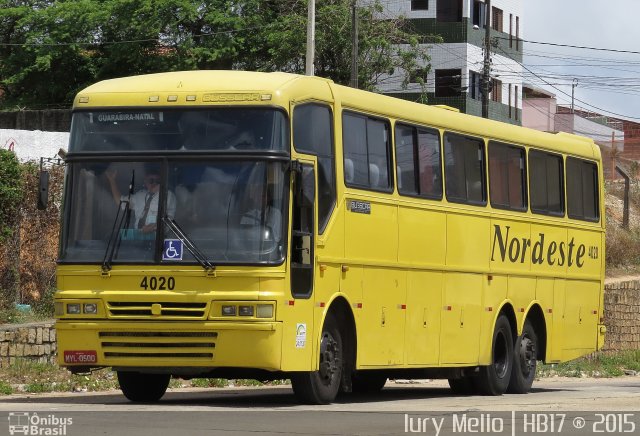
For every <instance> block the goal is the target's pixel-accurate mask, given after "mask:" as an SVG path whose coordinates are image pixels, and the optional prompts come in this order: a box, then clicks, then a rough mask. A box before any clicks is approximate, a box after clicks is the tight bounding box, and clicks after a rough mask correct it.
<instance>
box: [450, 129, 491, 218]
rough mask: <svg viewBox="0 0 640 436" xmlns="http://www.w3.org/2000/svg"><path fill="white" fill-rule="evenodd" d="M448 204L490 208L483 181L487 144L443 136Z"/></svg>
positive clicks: (474, 140)
mask: <svg viewBox="0 0 640 436" xmlns="http://www.w3.org/2000/svg"><path fill="white" fill-rule="evenodd" d="M444 163H445V183H446V190H447V200H449V201H451V202H454V203H468V204H474V205H485V204H487V196H486V192H487V190H486V186H485V177H484V171H485V169H484V142H483V141H482V140H481V139H475V138H469V137H466V136H462V135H456V134H453V133H446V134H445V135H444Z"/></svg>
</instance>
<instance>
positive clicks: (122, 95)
mask: <svg viewBox="0 0 640 436" xmlns="http://www.w3.org/2000/svg"><path fill="white" fill-rule="evenodd" d="M294 84H295V85H296V86H292V85H294ZM319 84H322V85H324V86H327V85H328V86H329V87H330V88H331V91H332V94H333V96H334V98H335V99H337V100H339V101H340V104H341V105H342V106H343V107H345V108H351V109H355V110H360V111H364V112H367V113H371V114H377V115H381V116H388V117H391V118H394V119H397V120H403V121H406V122H412V123H417V124H422V125H427V126H432V127H435V128H440V129H446V130H450V131H453V132H458V133H462V134H467V135H470V136H483V137H489V138H493V139H496V140H498V141H504V142H509V143H515V144H523V145H535V146H536V147H539V148H543V149H547V150H550V151H557V152H563V153H567V154H573V155H577V156H583V157H587V158H592V159H593V158H595V159H599V158H600V149H599V147H598V146H596V145H595V143H594V142H593V140H592V139H590V138H585V137H581V136H577V135H572V134H568V133H557V134H551V133H545V132H541V131H538V130H533V129H528V128H523V127H520V126H515V125H511V124H508V123H503V122H499V121H493V120H486V119H484V118H480V117H477V116H473V115H467V114H463V113H458V112H456V111H452V110H449V109H448V108H443V107H438V106H429V105H424V104H420V103H414V102H410V101H407V100H402V99H398V98H395V97H389V96H384V95H381V94H376V93H372V92H367V91H362V90H358V89H353V88H349V87H346V86H342V85H337V84H334V83H333V82H332V81H331V80H328V79H323V78H319V77H310V76H301V75H297V74H290V73H281V72H275V73H262V72H249V71H229V70H220V71H214V70H200V71H177V72H168V73H157V74H147V75H141V76H131V77H123V78H118V79H111V80H104V81H102V82H98V83H96V84H94V85H91V86H89V87H88V88H85V89H84V90H82V91H81V92H80V93H79V94H78V96H77V97H76V99H75V100H74V108H75V109H78V108H81V107H105V106H130V105H134V106H140V105H141V104H142V103H146V102H147V101H151V100H148V97H147V96H150V95H151V94H154V93H155V94H161V95H169V94H172V93H174V94H181V95H183V94H189V93H193V94H200V95H202V94H203V93H216V92H217V93H238V95H240V93H252V92H253V93H260V92H264V93H276V92H277V91H282V92H283V93H284V92H286V90H287V88H289V87H291V88H292V90H293V89H295V90H302V91H301V92H304V93H305V94H307V95H308V90H309V89H311V88H313V87H314V86H317V85H319ZM294 92H296V91H294ZM298 92H300V91H298ZM134 95H135V96H137V97H138V98H133V96H134ZM142 96H144V98H145V99H144V100H142V99H140V98H139V97H142ZM305 96H306V95H305ZM80 97H85V98H87V97H90V98H91V99H92V101H91V102H90V104H86V105H84V104H81V103H79V101H80ZM300 97H304V96H302V95H297V94H296V95H290V96H289V98H291V99H296V98H300ZM147 104H148V103H147ZM158 104H160V105H162V101H158V102H157V103H156V104H155V105H158ZM196 104H197V103H196ZM377 108H384V110H378V109H377ZM391 114H393V115H391Z"/></svg>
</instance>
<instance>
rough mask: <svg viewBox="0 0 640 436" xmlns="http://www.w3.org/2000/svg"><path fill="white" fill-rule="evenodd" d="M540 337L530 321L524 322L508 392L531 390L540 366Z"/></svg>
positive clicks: (520, 392)
mask: <svg viewBox="0 0 640 436" xmlns="http://www.w3.org/2000/svg"><path fill="white" fill-rule="evenodd" d="M537 352H538V337H537V335H536V331H535V329H534V328H533V325H531V323H530V322H529V321H526V322H525V323H524V328H523V329H522V335H521V336H520V337H519V338H518V340H517V341H516V346H515V353H514V359H513V372H511V381H510V382H509V387H508V388H507V392H509V393H510V394H526V393H527V392H529V391H530V390H531V385H533V379H534V378H535V376H536V367H537V366H538V356H537Z"/></svg>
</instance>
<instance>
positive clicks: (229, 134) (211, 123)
mask: <svg viewBox="0 0 640 436" xmlns="http://www.w3.org/2000/svg"><path fill="white" fill-rule="evenodd" d="M71 131H72V134H71V141H70V145H69V151H70V152H109V151H111V152H127V151H131V152H136V151H167V150H206V151H233V150H263V151H266V150H274V151H288V145H287V144H288V138H287V132H288V129H287V120H286V116H285V114H284V113H283V112H281V111H279V110H277V109H273V108H246V107H244V108H238V107H221V108H214V109H196V110H178V109H171V110H163V109H138V110H136V109H127V110H108V111H107V110H101V111H91V112H89V111H87V112H85V111H82V112H76V113H74V114H73V121H72V127H71Z"/></svg>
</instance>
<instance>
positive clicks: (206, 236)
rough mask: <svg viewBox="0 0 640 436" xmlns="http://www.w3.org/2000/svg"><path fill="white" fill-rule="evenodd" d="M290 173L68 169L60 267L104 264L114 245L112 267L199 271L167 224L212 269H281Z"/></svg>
mask: <svg viewBox="0 0 640 436" xmlns="http://www.w3.org/2000/svg"><path fill="white" fill-rule="evenodd" d="M286 168H287V165H286V163H284V162H275V161H270V162H266V161H260V160H252V161H247V160H244V161H238V160H218V161H216V160H215V159H209V160H207V159H204V158H202V159H199V160H198V161H192V160H177V159H176V160H168V161H167V163H166V164H162V163H160V162H157V161H156V162H142V161H137V162H133V161H122V162H99V163H97V162H73V163H70V166H69V176H70V180H69V183H68V187H67V193H66V195H67V198H69V199H70V201H69V202H68V203H67V205H66V210H65V221H66V224H65V226H64V232H63V238H62V245H61V257H60V260H61V262H63V263H70V262H74V263H76V262H77V263H101V262H102V261H103V259H104V258H105V256H106V252H107V245H109V241H110V240H111V243H112V244H114V247H115V248H114V250H113V255H112V257H111V258H110V260H111V261H112V262H113V263H118V262H120V263H138V262H142V263H175V262H184V263H195V261H196V259H195V258H194V257H193V255H192V254H191V253H190V252H189V251H188V250H187V249H186V247H183V246H182V245H183V244H182V243H183V242H184V241H181V240H180V237H179V236H178V235H176V234H175V233H174V232H175V231H174V230H173V229H172V226H167V225H164V223H165V220H163V218H165V217H166V218H167V219H169V220H172V221H173V222H175V223H176V224H177V225H178V226H179V228H180V229H181V230H182V231H183V232H184V235H185V236H186V237H187V238H188V240H189V242H191V243H193V244H194V245H195V246H196V247H197V248H198V250H199V251H200V252H201V253H202V254H203V255H204V256H205V257H206V260H208V261H209V262H211V263H213V264H279V263H281V262H282V261H283V259H284V252H285V250H284V240H285V236H286V232H285V230H284V219H283V217H285V216H286V214H285V212H284V211H285V210H286V208H285V207H286V206H285V193H286V192H288V191H287V180H288V178H287V177H286ZM119 210H120V212H119ZM117 215H118V216H119V215H122V217H123V219H122V220H120V219H117V218H118V217H117ZM112 235H114V236H112ZM165 252H166V253H165Z"/></svg>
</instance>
